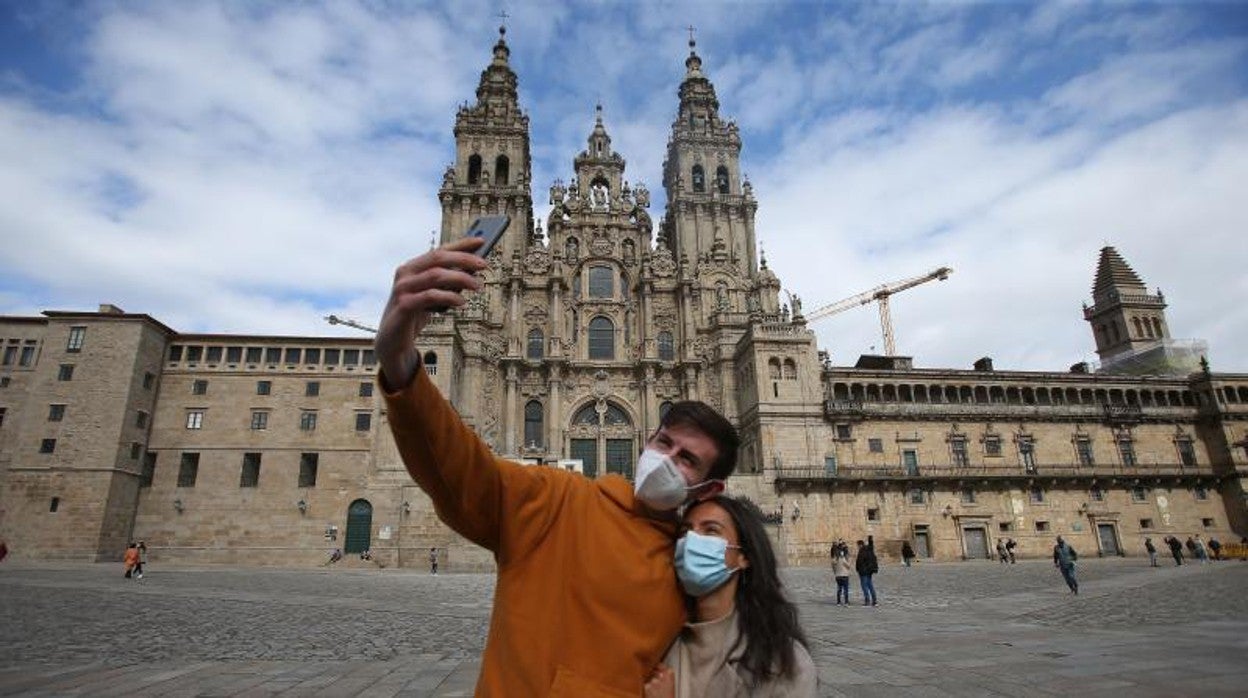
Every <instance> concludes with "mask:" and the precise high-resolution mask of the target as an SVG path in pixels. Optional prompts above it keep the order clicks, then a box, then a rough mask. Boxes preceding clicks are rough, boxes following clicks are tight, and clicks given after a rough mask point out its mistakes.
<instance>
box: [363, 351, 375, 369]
mask: <svg viewBox="0 0 1248 698" xmlns="http://www.w3.org/2000/svg"><path fill="white" fill-rule="evenodd" d="M362 356H363V359H364V365H365V366H373V365H375V364H376V363H377V355H376V354H375V353H374V352H373V350H372V349H365V350H364V352H363V354H362Z"/></svg>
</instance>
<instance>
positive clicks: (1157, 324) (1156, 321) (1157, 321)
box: [1153, 318, 1165, 337]
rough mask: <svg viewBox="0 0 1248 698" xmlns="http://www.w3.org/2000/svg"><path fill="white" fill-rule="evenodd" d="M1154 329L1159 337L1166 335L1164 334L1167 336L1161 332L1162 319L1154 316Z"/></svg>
mask: <svg viewBox="0 0 1248 698" xmlns="http://www.w3.org/2000/svg"><path fill="white" fill-rule="evenodd" d="M1153 331H1155V332H1156V333H1157V336H1158V337H1164V336H1165V335H1163V334H1162V333H1161V320H1160V319H1158V318H1153Z"/></svg>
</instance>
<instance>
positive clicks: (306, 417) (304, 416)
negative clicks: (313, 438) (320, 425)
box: [299, 410, 316, 431]
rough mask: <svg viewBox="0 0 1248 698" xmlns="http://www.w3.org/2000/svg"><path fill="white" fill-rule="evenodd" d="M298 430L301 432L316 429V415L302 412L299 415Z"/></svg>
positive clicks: (305, 411)
mask: <svg viewBox="0 0 1248 698" xmlns="http://www.w3.org/2000/svg"><path fill="white" fill-rule="evenodd" d="M299 428H300V429H302V430H303V431H313V430H315V429H316V413H315V412H310V411H307V410H304V411H303V413H301V414H300V415H299Z"/></svg>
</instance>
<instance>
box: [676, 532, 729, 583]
mask: <svg viewBox="0 0 1248 698" xmlns="http://www.w3.org/2000/svg"><path fill="white" fill-rule="evenodd" d="M728 548H736V549H738V550H740V549H741V546H738V545H729V544H728V541H726V540H724V539H723V538H719V537H716V536H704V535H702V534H700V533H697V532H694V531H689V532H688V533H686V534H685V536H684V537H683V538H681V539H680V540H678V541H676V559H675V560H674V564H675V565H676V577H677V578H678V579H680V585H681V586H682V587H684V589H685V592H686V593H688V594H689V595H690V596H706V595H707V594H709V593H711V592H712V591H715V590H716V589H718V588H720V587H721V586H723V585H724V583H725V582H727V581H728V580H729V579H730V578H732V573H733V572H736V571H737V568H730V567H728V562H727V560H726V559H725V554H726V553H727V552H728Z"/></svg>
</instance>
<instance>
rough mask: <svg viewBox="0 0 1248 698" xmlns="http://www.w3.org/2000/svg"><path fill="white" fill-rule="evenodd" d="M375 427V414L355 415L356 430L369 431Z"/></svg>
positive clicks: (361, 413)
mask: <svg viewBox="0 0 1248 698" xmlns="http://www.w3.org/2000/svg"><path fill="white" fill-rule="evenodd" d="M372 427H373V414H372V413H371V412H356V413H355V430H356V431H368V430H369V429H371V428H372Z"/></svg>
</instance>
